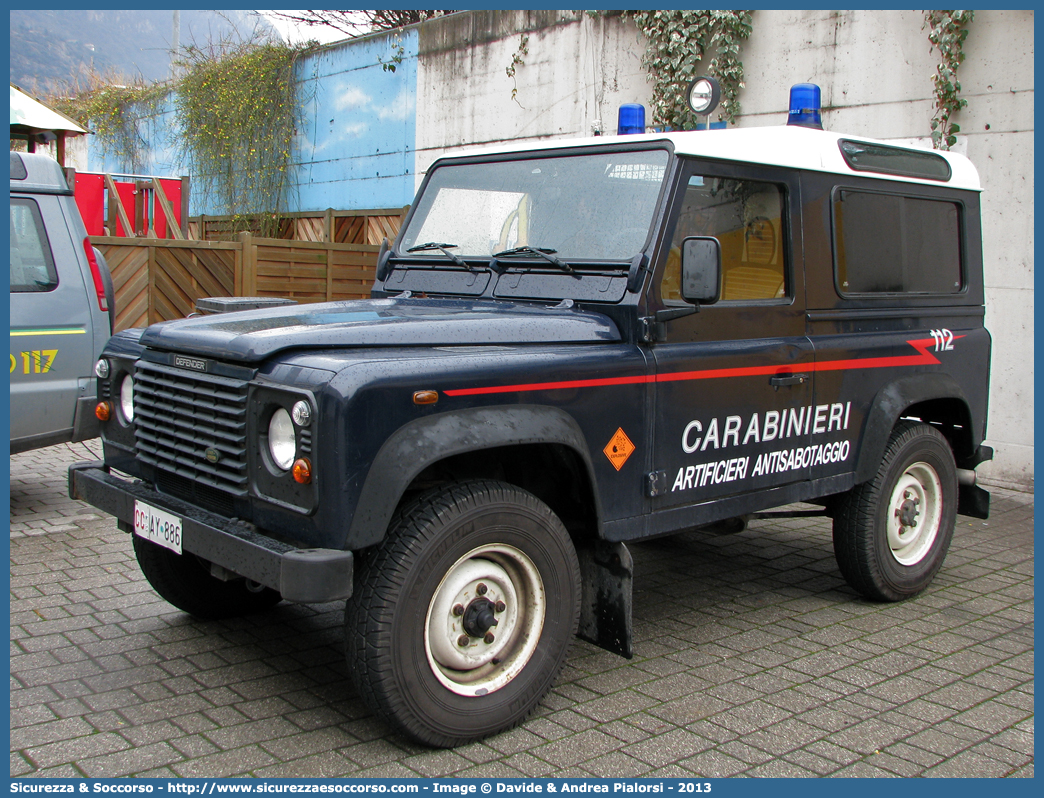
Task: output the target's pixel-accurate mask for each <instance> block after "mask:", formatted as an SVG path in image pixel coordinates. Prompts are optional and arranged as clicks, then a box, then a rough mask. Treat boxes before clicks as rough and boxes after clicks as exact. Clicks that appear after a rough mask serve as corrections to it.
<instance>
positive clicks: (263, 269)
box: [91, 233, 379, 330]
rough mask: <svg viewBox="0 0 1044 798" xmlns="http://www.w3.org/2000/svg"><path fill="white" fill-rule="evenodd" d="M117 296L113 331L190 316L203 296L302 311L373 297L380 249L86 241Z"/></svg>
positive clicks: (265, 242)
mask: <svg viewBox="0 0 1044 798" xmlns="http://www.w3.org/2000/svg"><path fill="white" fill-rule="evenodd" d="M91 243H93V244H94V246H96V247H98V249H100V250H101V251H102V253H104V255H105V259H106V261H107V262H108V264H109V269H110V271H111V272H112V282H113V287H114V289H115V293H116V329H117V330H123V329H126V328H128V327H144V326H146V325H148V324H153V323H155V322H158V321H169V320H172V319H180V318H184V317H185V316H188V315H189V314H190V313H192V312H193V311H194V310H195V305H196V300H197V299H200V298H203V297H227V296H275V297H289V298H291V299H296V300H297V301H298V302H300V303H302V304H305V303H311V302H325V301H328V300H335V299H363V298H367V297H369V295H370V287H371V286H372V285H373V281H374V275H375V270H376V266H377V253H378V251H379V247H377V246H374V245H369V244H339V243H334V242H310V241H284V240H281V239H272V238H257V237H255V236H254V235H252V234H251V233H241V234H240V235H239V238H238V240H236V241H175V240H169V239H158V238H116V237H114V236H91Z"/></svg>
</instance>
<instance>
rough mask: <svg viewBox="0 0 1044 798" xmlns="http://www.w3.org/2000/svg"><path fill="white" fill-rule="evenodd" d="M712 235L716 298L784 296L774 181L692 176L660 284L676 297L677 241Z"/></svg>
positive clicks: (779, 202) (779, 206)
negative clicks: (717, 257)
mask: <svg viewBox="0 0 1044 798" xmlns="http://www.w3.org/2000/svg"><path fill="white" fill-rule="evenodd" d="M688 236H714V237H715V238H717V239H718V241H719V242H720V243H721V269H722V274H721V301H723V302H729V301H734V302H745V301H750V300H758V299H779V298H781V297H783V296H786V278H785V275H786V270H785V268H784V267H785V264H784V259H783V252H784V247H783V192H782V190H781V189H780V187H779V186H777V185H775V184H773V183H762V182H758V181H754V180H735V179H732V178H722V177H710V176H705V175H693V176H692V177H690V178H689V184H688V186H687V187H686V189H685V198H684V200H683V201H682V208H681V213H680V214H679V215H678V223H677V226H676V227H675V229H674V237H673V238H672V240H671V250H670V253H669V254H668V256H667V268H666V270H665V271H664V276H663V282H662V284H661V286H660V290H661V294H660V295H661V297H662V298H663V299H664V300H666V301H681V299H682V296H681V242H682V241H683V240H684V239H685V238H687V237H688Z"/></svg>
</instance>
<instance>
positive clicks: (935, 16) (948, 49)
mask: <svg viewBox="0 0 1044 798" xmlns="http://www.w3.org/2000/svg"><path fill="white" fill-rule="evenodd" d="M974 17H975V12H974V11H925V12H924V25H925V27H927V28H928V41H930V42H931V43H932V46H933V47H934V48H935V49H936V50H938V51H939V59H940V61H939V65H938V66H937V67H936V71H935V74H934V75H933V76H932V86H933V87H934V89H935V114H934V116H932V146H933V147H935V149H937V150H948V149H950V147H952V146H953V145H954V144H956V143H957V133H959V132H960V129H961V128H960V126H959V125H956V124H954V123H952V122H951V121H950V117H952V116H953V115H954V114H955V113H957V112H958V111H959V110H961V109H962V108H964V107H965V106H966V105H967V104H968V101H967V100H966V99H964V98H963V97H961V96H960V92H961V83H960V81H959V80H957V68H958V67H959V66H960V65H961V63H963V61H964V40H965V39H967V38H968V25H969V23H970V22H971V21H972V19H973V18H974Z"/></svg>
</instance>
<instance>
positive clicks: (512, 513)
mask: <svg viewBox="0 0 1044 798" xmlns="http://www.w3.org/2000/svg"><path fill="white" fill-rule="evenodd" d="M362 560H363V561H362V563H361V564H360V566H359V570H358V573H357V576H356V587H355V594H354V595H353V597H352V599H351V600H350V601H349V602H348V607H347V612H346V614H345V638H346V643H347V651H348V665H349V669H350V671H351V673H352V677H353V680H354V681H355V684H356V687H357V688H358V690H359V692H360V694H361V696H362V698H363V700H364V701H365V702H366V703H367V704H368V705H369V706H370V707H371V709H373V710H374V711H375V712H376V713H377V714H378V715H380V716H381V717H383V718H384V719H385V720H386V721H388V722H389V723H390V724H391V725H393V726H395V727H396V728H397V729H398V730H400V731H401V732H403V733H405V734H406V735H408V736H410V737H412V738H413V739H415V740H417V741H418V742H421V743H424V744H427V745H432V746H438V747H450V746H454V745H460V744H462V743H465V742H469V741H471V740H476V739H479V738H481V737H485V736H487V735H490V734H495V733H497V732H499V731H503V730H505V729H508V728H511V727H512V726H514V725H516V724H518V723H520V722H521V721H522V720H524V719H525V718H526V716H527V715H529V713H530V712H531V711H532V710H533V708H534V707H535V706H536V705H537V703H538V702H539V701H540V699H541V698H542V697H543V696H544V694H545V693H546V692H547V691H548V690H549V689H550V687H551V685H552V683H553V682H554V679H555V677H556V676H557V675H558V673H559V671H560V670H561V667H562V665H563V663H564V662H565V656H566V653H567V651H568V648H569V644H570V642H571V640H572V638H573V635H574V634H575V633H576V627H577V621H578V617H579V608H580V569H579V564H578V562H577V558H576V552H575V551H574V549H573V545H572V542H571V540H570V539H569V535H568V533H567V532H566V530H565V528H564V527H563V526H562V523H561V522H560V521H559V520H558V518H557V516H555V514H554V513H553V512H552V511H551V510H550V508H548V507H547V506H546V505H545V504H544V503H543V502H541V501H540V500H539V499H537V498H536V497H535V496H533V495H532V494H530V493H527V492H525V491H523V490H520V489H518V488H516V487H514V486H511V485H507V484H504V483H498V482H486V481H481V482H480V481H475V482H465V483H460V484H457V485H452V486H450V487H446V488H440V489H436V490H434V491H431V492H428V493H426V494H424V495H422V496H420V497H419V498H417V499H415V500H414V501H412V502H410V503H408V504H407V505H406V506H404V507H403V508H401V509H400V510H399V511H398V512H397V513H396V516H395V518H393V520H392V524H391V528H390V530H389V532H388V535H387V537H386V538H385V539H384V541H382V542H381V544H379V545H378V546H377V547H376V548H375V549H374V550H373V551H370V552H367V553H366V554H365V556H364V557H363V558H362Z"/></svg>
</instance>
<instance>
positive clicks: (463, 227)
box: [400, 149, 669, 261]
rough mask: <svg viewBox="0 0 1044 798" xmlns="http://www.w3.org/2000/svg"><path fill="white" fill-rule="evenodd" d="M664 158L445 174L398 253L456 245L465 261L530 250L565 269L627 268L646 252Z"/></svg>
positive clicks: (538, 161)
mask: <svg viewBox="0 0 1044 798" xmlns="http://www.w3.org/2000/svg"><path fill="white" fill-rule="evenodd" d="M668 157H669V155H668V152H667V151H666V150H663V149H655V150H644V151H629V152H598V153H592V154H590V155H571V156H564V157H550V156H547V157H540V158H529V159H525V160H512V161H500V162H485V163H473V164H459V165H456V164H447V165H444V166H439V167H437V168H435V170H434V171H433V172H432V174H431V177H430V179H429V181H428V183H427V186H426V187H425V190H424V193H423V195H422V196H421V197H420V198H419V200H418V202H417V208H416V212H415V213H414V215H413V218H412V219H411V220H410V223H409V226H408V227H407V229H406V231H405V233H404V234H403V239H402V242H401V243H400V252H403V251H405V250H407V249H408V248H410V247H413V246H417V245H420V244H424V243H426V242H452V244H453V246H454V249H453V252H454V253H455V254H457V255H460V256H463V257H490V256H492V255H493V254H494V253H498V252H503V251H504V250H509V249H514V248H517V247H534V248H539V249H541V250H543V251H545V252H554V253H557V255H558V257H559V258H561V259H563V260H565V261H577V260H579V261H584V260H596V261H605V260H630V259H631V258H633V257H634V256H635V255H637V254H638V253H639V252H640V251H641V250H642V248H643V247H644V246H645V241H646V238H647V237H648V234H649V228H650V227H651V226H652V223H653V217H654V214H655V211H656V203H657V199H658V197H659V195H660V188H661V186H662V184H663V180H664V175H665V173H666V171H667V159H668Z"/></svg>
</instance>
